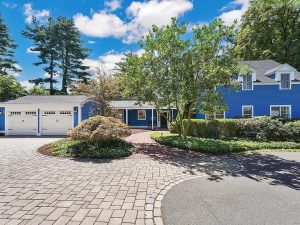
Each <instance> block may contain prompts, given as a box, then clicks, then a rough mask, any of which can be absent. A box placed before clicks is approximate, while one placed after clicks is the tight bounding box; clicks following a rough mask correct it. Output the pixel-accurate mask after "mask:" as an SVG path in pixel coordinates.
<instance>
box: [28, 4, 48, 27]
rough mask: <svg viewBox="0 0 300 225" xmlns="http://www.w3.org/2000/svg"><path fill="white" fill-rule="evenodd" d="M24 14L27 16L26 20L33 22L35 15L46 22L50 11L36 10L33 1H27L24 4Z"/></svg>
mask: <svg viewBox="0 0 300 225" xmlns="http://www.w3.org/2000/svg"><path fill="white" fill-rule="evenodd" d="M24 15H25V16H26V19H25V22H26V23H32V20H33V17H35V18H36V19H37V20H38V21H40V22H42V23H43V22H46V21H47V19H48V17H49V16H50V11H49V10H46V9H43V10H34V9H32V4H31V3H26V4H25V5H24Z"/></svg>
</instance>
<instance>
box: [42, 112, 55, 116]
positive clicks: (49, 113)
mask: <svg viewBox="0 0 300 225" xmlns="http://www.w3.org/2000/svg"><path fill="white" fill-rule="evenodd" d="M53 114H55V111H45V112H44V115H53Z"/></svg>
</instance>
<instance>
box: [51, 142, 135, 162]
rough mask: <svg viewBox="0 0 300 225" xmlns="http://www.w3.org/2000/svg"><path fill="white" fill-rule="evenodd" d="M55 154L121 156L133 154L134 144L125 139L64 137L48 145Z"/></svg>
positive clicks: (100, 157)
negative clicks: (73, 138)
mask: <svg viewBox="0 0 300 225" xmlns="http://www.w3.org/2000/svg"><path fill="white" fill-rule="evenodd" d="M48 147H49V148H50V149H51V150H52V155H53V156H60V157H73V158H94V159H103V158H120V157H126V156H129V155H131V154H132V152H133V150H134V147H133V145H131V144H129V143H127V142H125V141H123V140H120V139H119V140H106V141H103V140H101V141H99V140H72V139H63V140H59V141H56V142H53V143H51V144H49V145H48Z"/></svg>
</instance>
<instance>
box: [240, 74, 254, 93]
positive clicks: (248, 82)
mask: <svg viewBox="0 0 300 225" xmlns="http://www.w3.org/2000/svg"><path fill="white" fill-rule="evenodd" d="M242 90H253V83H252V75H248V76H246V77H243V86H242Z"/></svg>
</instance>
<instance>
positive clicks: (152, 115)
mask: <svg viewBox="0 0 300 225" xmlns="http://www.w3.org/2000/svg"><path fill="white" fill-rule="evenodd" d="M153 117H154V114H153V109H152V111H151V121H152V130H154V121H153Z"/></svg>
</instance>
